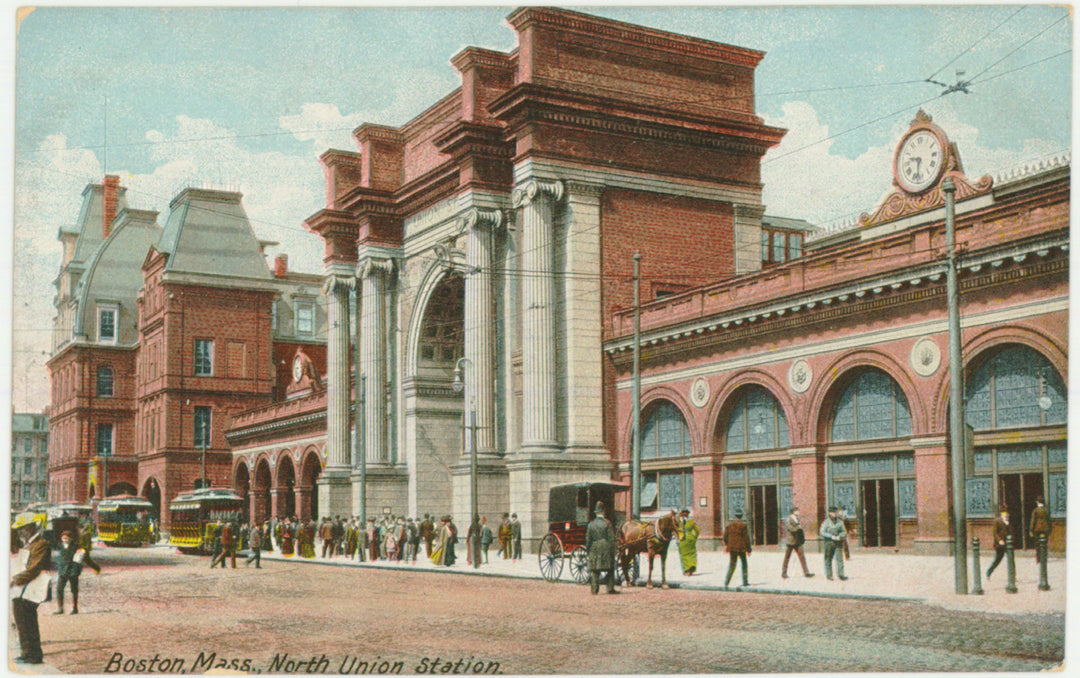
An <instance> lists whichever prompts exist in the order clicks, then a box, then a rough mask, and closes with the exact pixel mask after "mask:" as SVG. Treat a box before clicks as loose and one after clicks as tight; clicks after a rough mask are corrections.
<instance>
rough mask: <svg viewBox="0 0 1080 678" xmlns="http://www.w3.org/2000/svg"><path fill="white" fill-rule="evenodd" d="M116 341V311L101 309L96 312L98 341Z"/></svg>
mask: <svg viewBox="0 0 1080 678" xmlns="http://www.w3.org/2000/svg"><path fill="white" fill-rule="evenodd" d="M115 339H116V309H111V308H102V309H99V310H98V340H99V341H113V340H115Z"/></svg>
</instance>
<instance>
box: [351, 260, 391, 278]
mask: <svg viewBox="0 0 1080 678" xmlns="http://www.w3.org/2000/svg"><path fill="white" fill-rule="evenodd" d="M393 272H394V260H393V259H390V258H388V257H387V258H379V257H366V258H364V259H363V260H362V261H361V262H360V263H359V264H357V265H356V277H358V278H373V277H375V276H378V275H382V276H388V275H390V274H391V273H393Z"/></svg>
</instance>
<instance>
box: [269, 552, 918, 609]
mask: <svg viewBox="0 0 1080 678" xmlns="http://www.w3.org/2000/svg"><path fill="white" fill-rule="evenodd" d="M264 560H271V561H273V562H279V563H287V562H301V563H305V564H310V565H326V566H331V567H346V568H362V569H365V570H392V571H396V572H401V571H404V572H417V573H428V574H436V575H439V574H449V575H458V576H466V577H498V578H503V579H529V580H534V581H545V580H544V578H543V577H541V576H539V575H528V574H514V573H506V572H492V571H490V570H488V571H486V572H485V571H483V570H479V569H475V570H474V569H471V566H470V569H467V570H453V569H445V568H439V569H433V568H430V567H414V566H411V565H389V564H388V565H369V564H368V563H367V562H357V561H350V560H348V559H346V558H342V559H341V560H322V559H315V558H312V559H308V558H285V557H284V556H271V557H268V558H267V557H265V556H264ZM550 583H552V584H573V585H576V586H582V585H583V584H578V582H576V581H574V580H572V579H562V578H559V579H557V580H555V581H553V582H550ZM668 587H669V588H672V589H686V590H688V591H718V592H726V593H762V594H767V595H784V596H810V597H814V598H831V599H834V600H835V599H847V600H867V601H889V602H897V603H926V602H929V600H928V599H927V598H911V597H906V596H883V595H876V594H869V593H837V592H832V591H790V590H787V589H776V588H756V587H753V586H738V587H736V586H719V585H710V584H684V583H669V584H668ZM635 588H645V587H644V586H640V587H635ZM657 588H659V587H657Z"/></svg>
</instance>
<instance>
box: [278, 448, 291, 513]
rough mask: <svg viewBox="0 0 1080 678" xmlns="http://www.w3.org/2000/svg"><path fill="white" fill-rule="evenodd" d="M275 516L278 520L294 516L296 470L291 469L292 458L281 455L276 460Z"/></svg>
mask: <svg viewBox="0 0 1080 678" xmlns="http://www.w3.org/2000/svg"><path fill="white" fill-rule="evenodd" d="M274 488H275V489H276V490H277V515H278V518H291V517H292V516H294V515H296V469H295V468H294V467H293V460H292V457H291V456H289V455H288V454H282V455H281V456H280V457H279V458H278V464H277V483H275V484H274Z"/></svg>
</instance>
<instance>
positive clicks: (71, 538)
mask: <svg viewBox="0 0 1080 678" xmlns="http://www.w3.org/2000/svg"><path fill="white" fill-rule="evenodd" d="M84 557H85V553H83V554H81V555H80V554H79V552H78V547H77V546H76V544H75V535H74V534H72V533H71V532H70V531H67V530H65V531H64V532H63V534H61V535H60V550H59V551H58V552H57V556H56V601H57V603H58V606H57V609H56V612H55V613H54V614H64V587H66V586H68V585H69V584H70V585H71V614H79V575H81V574H82V560H83V558H84Z"/></svg>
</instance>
